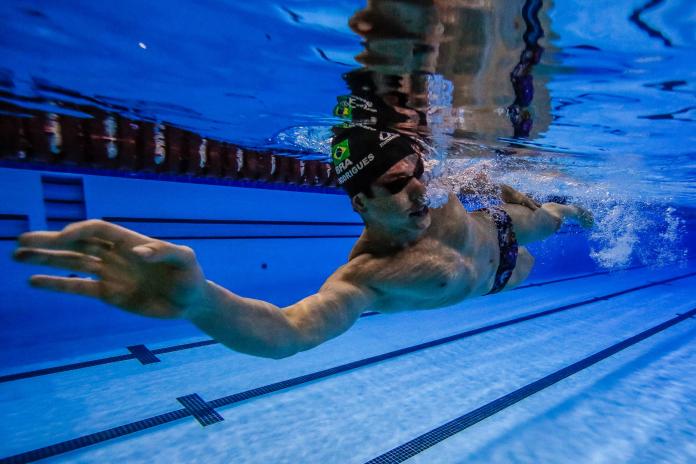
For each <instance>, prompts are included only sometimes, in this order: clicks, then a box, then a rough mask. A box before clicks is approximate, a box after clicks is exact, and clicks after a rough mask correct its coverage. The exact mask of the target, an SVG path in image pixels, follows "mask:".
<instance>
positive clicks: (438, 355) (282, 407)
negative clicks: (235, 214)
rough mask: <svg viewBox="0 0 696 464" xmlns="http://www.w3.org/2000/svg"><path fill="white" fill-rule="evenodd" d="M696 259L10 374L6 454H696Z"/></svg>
mask: <svg viewBox="0 0 696 464" xmlns="http://www.w3.org/2000/svg"><path fill="white" fill-rule="evenodd" d="M694 285H696V264H695V263H694V262H689V263H688V264H687V265H682V266H673V267H666V268H661V269H652V268H647V267H638V268H633V269H629V270H624V271H618V272H613V273H593V274H584V275H578V276H572V277H570V278H563V279H556V280H549V281H543V282H534V283H532V285H526V286H523V287H521V288H519V289H516V290H512V291H509V292H504V293H501V294H498V295H493V296H488V297H485V298H479V299H474V300H470V301H467V302H465V303H464V304H460V305H457V306H455V307H450V308H445V309H440V310H433V311H421V312H408V313H400V314H395V315H368V316H366V317H363V318H361V319H360V320H359V321H358V322H357V324H356V325H355V327H353V328H352V329H351V330H350V331H349V332H347V333H346V334H344V335H343V336H341V337H339V338H337V339H334V340H332V341H330V342H328V343H326V344H324V345H322V346H320V347H318V348H315V349H314V350H311V351H308V352H304V353H300V354H298V355H296V356H293V357H290V358H287V359H283V360H268V359H259V358H254V357H251V356H246V355H242V354H238V353H235V352H232V351H230V350H227V349H225V348H224V347H222V346H221V345H219V344H216V343H213V342H211V341H210V340H208V339H205V338H204V337H201V336H195V337H188V338H185V339H176V340H170V341H168V342H162V341H158V342H157V343H148V340H145V339H144V340H142V343H141V344H138V345H132V346H130V347H128V348H126V347H124V349H123V350H122V351H121V352H119V353H108V354H105V353H96V352H95V353H85V354H84V356H83V357H81V358H80V359H75V358H71V359H69V360H67V359H66V360H64V361H65V362H61V361H52V362H51V364H50V365H46V363H43V364H40V365H39V364H37V365H28V366H22V368H19V369H18V368H14V369H15V370H14V371H13V372H7V373H3V375H1V376H0V408H1V409H2V411H3V421H1V423H0V424H1V425H0V434H2V437H3V438H4V439H3V440H2V441H1V442H0V456H3V457H4V459H0V462H30V461H34V460H47V461H56V462H71V463H82V462H85V463H86V462H90V463H92V462H100V463H101V462H116V461H119V462H154V463H159V462H162V463H168V464H169V463H172V462H220V463H229V462H234V463H247V462H248V463H286V462H287V463H315V462H316V463H326V462H336V463H366V462H379V463H381V462H385V463H386V462H403V461H406V460H408V462H420V463H438V462H443V463H453V462H475V463H478V462H480V463H510V462H522V463H537V462H544V463H548V462H559V463H560V462H612V463H614V462H640V463H642V462H645V463H648V462H649V463H656V462H665V463H667V462H669V463H681V462H683V463H688V462H695V461H696V399H695V398H696V381H694V380H693V371H694V367H696V343H695V341H696V292H694Z"/></svg>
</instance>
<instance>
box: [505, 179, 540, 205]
mask: <svg viewBox="0 0 696 464" xmlns="http://www.w3.org/2000/svg"><path fill="white" fill-rule="evenodd" d="M500 198H501V199H502V200H503V201H504V202H505V203H510V204H513V205H522V206H526V207H527V208H529V209H531V210H532V211H536V210H537V209H538V208H540V207H541V205H540V204H539V203H537V202H536V201H534V200H532V199H531V198H529V197H528V196H527V195H525V194H524V193H522V192H518V191H517V190H515V189H514V188H512V187H510V186H509V185H506V184H500Z"/></svg>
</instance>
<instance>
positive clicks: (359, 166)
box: [331, 125, 418, 197]
mask: <svg viewBox="0 0 696 464" xmlns="http://www.w3.org/2000/svg"><path fill="white" fill-rule="evenodd" d="M417 151H418V145H417V144H416V143H415V141H414V140H413V139H411V138H410V137H407V136H405V135H401V134H397V133H396V132H389V131H383V130H378V129H375V128H372V127H368V126H358V125H353V126H346V127H341V128H334V137H333V139H332V144H331V161H332V166H333V169H334V172H335V173H336V177H337V178H338V183H339V184H340V185H341V187H343V189H344V190H345V191H346V192H347V193H348V195H350V196H351V197H352V196H354V195H356V194H358V193H359V192H363V191H366V190H367V188H368V187H369V186H370V184H372V182H374V181H375V180H376V179H377V178H378V177H379V176H381V175H382V174H384V173H385V172H387V171H388V170H389V168H390V167H392V166H393V165H395V164H396V163H397V162H399V161H400V160H402V159H403V158H405V157H407V156H408V155H411V154H413V153H416V152H417Z"/></svg>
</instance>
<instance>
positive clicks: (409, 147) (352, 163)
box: [332, 127, 430, 231]
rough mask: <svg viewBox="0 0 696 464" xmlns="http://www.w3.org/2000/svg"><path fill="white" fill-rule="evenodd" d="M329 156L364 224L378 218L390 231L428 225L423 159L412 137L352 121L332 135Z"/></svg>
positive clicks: (420, 228)
mask: <svg viewBox="0 0 696 464" xmlns="http://www.w3.org/2000/svg"><path fill="white" fill-rule="evenodd" d="M341 136H343V137H341ZM332 161H333V163H334V170H335V172H336V175H337V177H338V180H339V183H340V184H341V185H342V186H343V188H344V189H345V190H346V192H347V193H348V194H349V195H350V197H351V201H352V204H353V209H355V211H356V212H358V213H359V214H360V215H361V216H362V218H363V219H364V220H365V222H366V224H377V223H379V224H380V225H381V226H382V227H383V228H387V229H394V231H398V230H405V229H416V230H422V229H425V228H427V227H428V226H429V225H430V215H429V211H428V208H427V206H426V205H425V185H424V183H423V182H422V176H423V172H424V166H423V159H422V157H421V154H420V147H419V146H418V144H417V143H416V142H415V141H414V140H413V139H411V138H409V137H406V136H404V135H400V134H396V133H393V132H385V131H378V130H373V129H365V128H361V127H351V128H350V129H349V130H348V131H347V132H343V133H341V134H339V135H338V136H337V137H336V138H335V139H334V144H333V147H332Z"/></svg>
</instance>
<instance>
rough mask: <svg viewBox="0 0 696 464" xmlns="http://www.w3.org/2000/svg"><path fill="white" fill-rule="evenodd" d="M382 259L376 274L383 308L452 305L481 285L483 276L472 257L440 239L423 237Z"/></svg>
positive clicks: (393, 309) (425, 307)
mask: <svg viewBox="0 0 696 464" xmlns="http://www.w3.org/2000/svg"><path fill="white" fill-rule="evenodd" d="M382 262H383V264H384V266H380V269H379V270H378V271H377V272H376V273H375V274H376V275H375V276H373V277H374V278H375V280H374V282H375V285H376V287H377V288H378V289H379V291H380V293H381V294H382V295H383V296H384V298H382V302H381V307H380V308H378V309H379V310H381V311H403V310H408V309H428V308H437V307H441V306H446V305H451V304H455V303H457V302H459V301H461V300H463V299H465V298H468V297H470V296H472V295H473V294H475V292H476V290H477V288H478V287H479V283H478V282H479V280H480V277H481V276H479V275H478V271H477V270H476V266H475V263H474V262H473V261H472V258H471V257H470V256H466V255H465V254H463V253H462V252H461V251H460V250H457V249H455V248H453V247H450V246H447V245H443V244H442V243H441V242H439V241H434V240H433V241H430V240H423V241H422V242H420V243H418V244H417V245H416V246H414V247H412V248H408V249H405V250H403V251H401V252H399V253H397V254H396V255H394V256H392V257H389V258H388V259H385V260H382Z"/></svg>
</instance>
